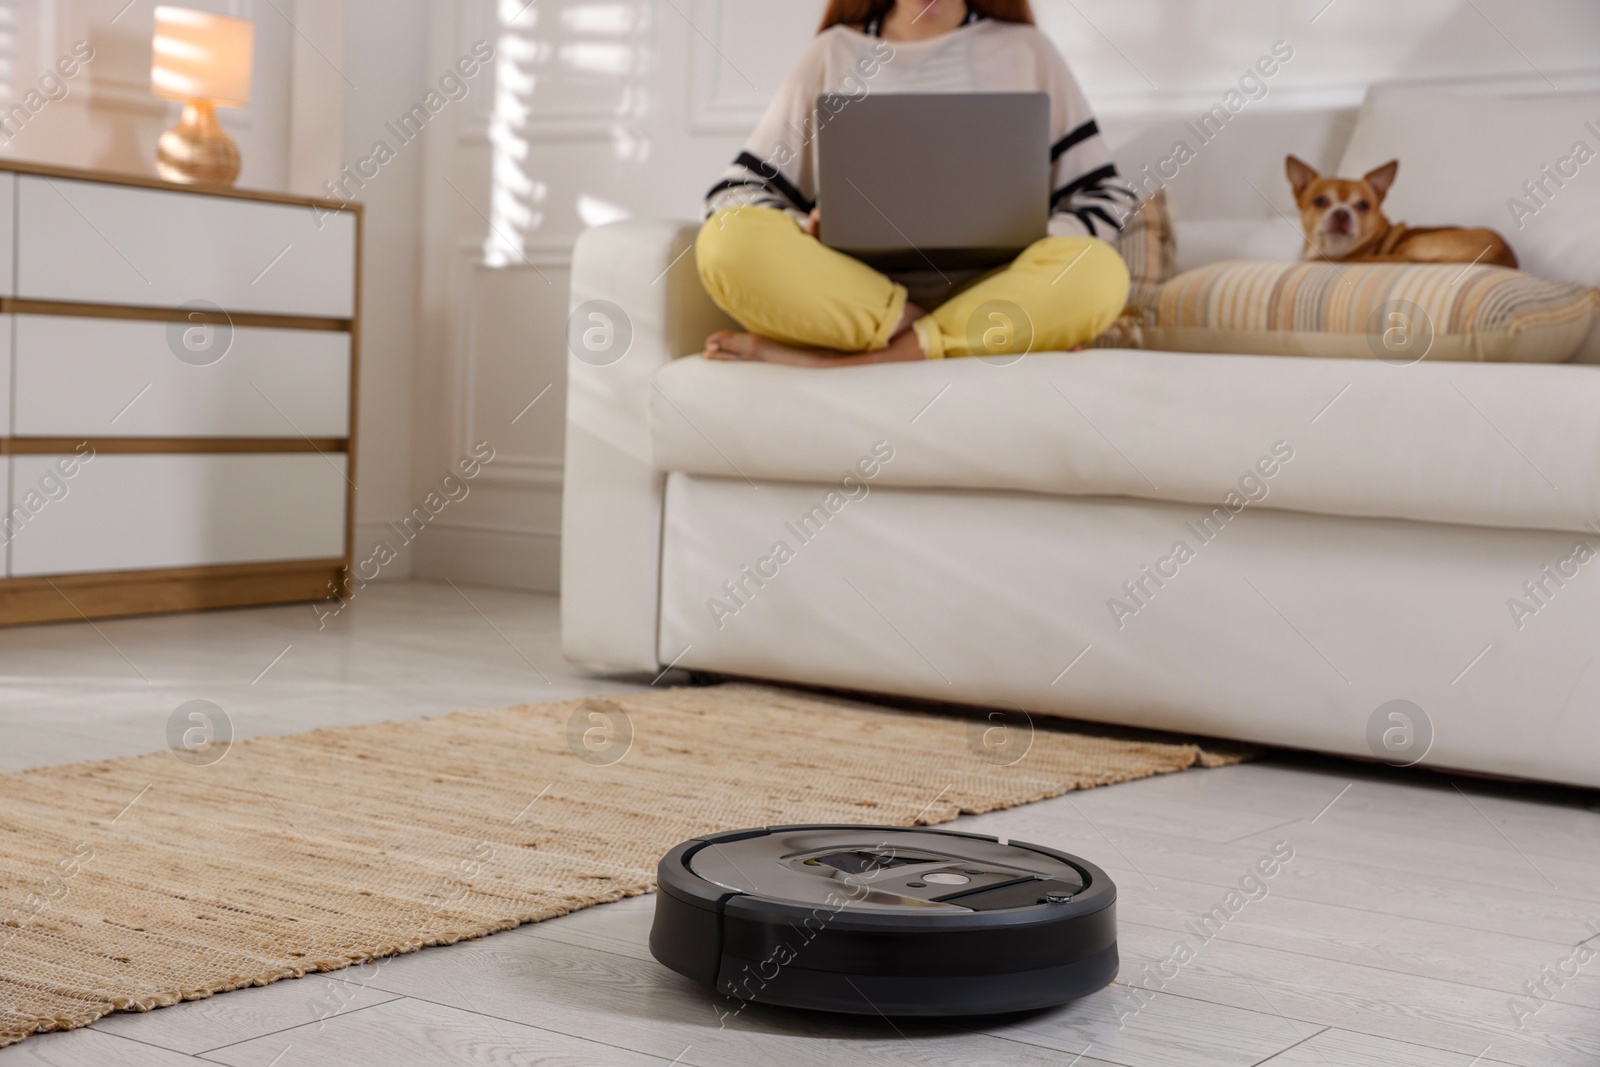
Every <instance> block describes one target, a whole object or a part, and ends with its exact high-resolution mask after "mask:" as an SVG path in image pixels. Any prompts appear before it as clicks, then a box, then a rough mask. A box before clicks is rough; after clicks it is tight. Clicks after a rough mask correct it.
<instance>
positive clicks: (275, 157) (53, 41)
mask: <svg viewBox="0 0 1600 1067" xmlns="http://www.w3.org/2000/svg"><path fill="white" fill-rule="evenodd" d="M185 2H189V3H191V4H192V5H193V6H196V7H205V8H208V9H210V10H216V11H220V12H223V13H229V14H235V15H239V16H242V17H247V18H253V19H254V20H255V22H256V35H257V36H256V42H257V43H256V49H257V51H256V71H255V80H254V90H253V99H252V103H251V106H250V107H249V108H248V109H245V110H243V111H237V112H223V121H224V124H225V125H226V126H227V127H228V128H229V130H230V131H231V132H232V133H233V135H234V136H235V137H236V138H237V139H238V140H239V142H240V145H241V150H242V152H243V155H244V160H245V167H244V173H243V175H242V177H241V184H244V185H250V186H256V187H260V188H269V189H271V188H280V189H290V190H294V191H299V192H321V191H324V190H323V188H322V182H323V181H326V180H330V179H336V178H337V176H338V172H339V170H340V168H341V167H342V166H343V165H345V164H352V165H353V164H355V163H356V162H357V161H358V160H360V159H361V158H363V157H364V156H366V155H368V154H369V153H370V151H371V149H372V146H373V142H374V141H376V140H379V139H385V140H389V141H392V142H394V144H393V146H392V147H394V148H395V155H394V159H393V161H392V162H390V163H387V164H385V165H384V166H383V167H382V168H381V170H380V172H379V173H378V175H377V177H375V178H373V179H372V180H370V181H368V182H366V184H365V187H364V188H362V189H360V190H359V193H358V195H359V197H360V199H362V200H364V201H365V202H366V203H367V205H368V207H367V215H366V219H367V233H366V260H365V268H366V271H365V291H364V299H363V303H362V313H363V329H364V337H363V342H364V343H363V357H364V368H363V375H362V382H361V433H360V460H359V475H358V481H359V483H360V485H361V493H360V497H359V505H358V526H357V532H358V543H357V547H358V550H360V551H361V552H362V553H363V554H365V552H366V551H367V550H368V549H370V546H371V544H372V543H373V542H375V541H377V540H379V539H383V538H385V537H386V536H387V534H386V530H385V527H384V523H385V522H387V521H397V520H398V519H399V518H400V517H401V516H403V515H405V514H406V513H408V512H409V511H410V510H411V508H412V507H413V506H414V505H415V504H417V503H418V502H419V501H421V500H422V499H423V497H424V496H425V495H426V494H427V492H428V491H429V489H431V488H432V487H434V486H436V485H437V484H438V481H439V479H440V478H441V477H443V476H444V475H445V473H446V472H447V471H448V470H449V469H450V467H451V465H452V464H453V463H454V462H455V461H456V460H457V459H458V458H459V457H461V456H463V455H465V454H466V453H467V452H468V451H469V450H470V449H471V448H472V446H473V445H475V444H476V443H477V442H479V441H488V442H490V443H491V444H492V445H493V447H494V448H495V450H496V456H497V458H496V459H495V461H494V462H493V463H491V464H490V465H489V467H488V469H487V470H486V471H485V473H484V474H483V475H482V476H481V477H480V478H479V479H477V480H476V481H475V482H474V483H473V485H472V491H471V495H470V496H469V497H468V499H467V500H465V501H463V502H462V503H460V504H457V505H452V506H451V507H450V508H449V509H448V510H447V511H446V512H445V513H443V514H442V515H440V516H439V518H438V519H436V520H435V521H434V523H433V524H431V525H430V527H429V529H428V530H427V531H426V533H425V535H424V536H423V537H420V538H418V539H417V541H416V542H415V543H414V544H413V546H412V547H411V548H410V549H409V550H407V553H406V554H405V555H404V556H402V558H401V560H400V561H398V562H397V563H396V564H394V565H392V566H390V567H388V568H386V569H385V574H386V575H400V574H404V573H406V572H407V571H408V570H414V571H415V572H416V573H418V574H422V575H436V576H448V577H452V578H457V579H463V580H475V581H488V582H496V583H503V584H509V585H518V586H523V587H528V588H543V589H551V588H554V587H555V582H556V573H557V565H556V564H557V558H558V554H559V541H558V533H557V532H558V530H559V528H560V500H561V442H562V402H563V397H564V393H565V382H564V365H565V351H564V350H565V322H566V313H567V270H568V264H569V260H570V255H571V248H572V243H573V241H574V240H575V239H576V237H577V235H578V234H579V233H580V232H581V231H582V229H583V227H584V226H586V225H588V224H592V223H596V222H601V221H606V220H609V219H612V218H616V217H625V216H630V215H631V216H637V217H684V218H692V217H695V216H696V215H697V214H698V211H699V200H700V196H701V194H702V193H703V191H704V190H705V188H706V187H707V186H708V185H709V184H710V183H711V182H712V181H713V180H714V179H715V177H716V175H717V174H718V172H719V171H720V170H721V169H722V168H723V166H724V165H725V164H726V163H727V161H728V160H729V159H730V158H731V157H732V155H733V154H734V153H735V152H736V151H737V149H738V147H739V144H740V142H741V140H742V137H743V134H744V132H745V131H746V130H748V129H749V127H750V126H751V125H752V124H753V123H754V122H755V120H756V117H757V116H758V115H759V114H760V111H761V108H762V106H763V105H764V103H765V101H766V99H767V98H768V97H769V96H770V94H771V93H772V91H773V89H774V88H775V87H776V86H777V84H778V83H779V82H780V81H781V79H782V77H783V76H784V74H785V73H786V72H787V69H788V68H789V66H790V65H791V64H792V63H793V61H794V58H795V57H796V56H797V55H798V54H799V52H800V50H801V49H802V48H804V47H805V44H806V41H807V40H808V39H809V36H810V33H811V31H812V29H813V27H814V24H815V21H816V18H817V15H818V13H819V12H820V10H821V8H822V6H823V5H822V0H534V2H531V3H530V2H529V0H185ZM152 7H153V0H134V2H133V3H132V4H129V3H128V0H0V16H4V15H9V16H10V17H11V20H12V24H13V26H14V32H13V33H12V34H11V38H10V42H9V44H7V42H6V39H5V37H4V34H3V33H0V70H6V69H9V70H10V72H11V75H10V79H9V84H7V85H0V92H4V91H10V92H12V93H13V94H15V93H20V92H21V91H24V90H25V89H26V88H27V87H28V86H29V85H31V84H32V83H33V82H34V81H36V79H37V77H38V74H39V73H40V72H42V71H43V69H44V68H45V67H46V66H47V65H48V64H49V63H51V62H53V61H54V59H55V58H56V56H57V55H59V54H61V53H62V52H63V51H64V50H65V49H67V48H70V46H71V43H72V42H73V41H75V40H77V39H79V38H81V37H82V38H87V39H88V40H89V41H90V42H91V43H92V44H93V45H94V47H95V49H96V53H97V54H96V58H95V60H94V61H93V62H92V63H91V64H90V66H89V69H88V71H86V73H85V75H84V76H82V77H81V78H80V79H78V80H76V81H75V82H74V83H73V84H72V89H71V92H70V94H69V96H68V98H67V99H66V100H63V101H60V102H59V103H53V104H50V105H49V106H48V107H47V108H46V109H45V111H44V112H42V113H41V115H40V116H39V117H38V119H37V120H35V121H34V122H32V123H30V125H29V126H28V127H27V128H25V129H23V130H22V131H21V132H20V133H19V134H18V136H17V137H16V138H15V140H14V141H12V142H11V143H10V144H9V145H6V146H4V147H3V148H0V154H8V155H14V156H17V157H20V158H26V159H36V160H44V161H52V162H61V163H69V164H76V165H83V166H94V167H103V168H107V169H116V170H132V171H137V172H142V173H149V172H151V171H152V170H153V165H152V157H153V151H154V143H155V138H156V136H157V135H158V134H159V132H160V131H161V130H162V129H164V128H165V127H166V126H168V125H170V123H171V121H172V120H173V117H174V109H175V105H169V104H165V103H162V102H160V101H156V100H155V99H154V98H153V97H150V96H149V95H148V64H149V37H150V23H151V10H152ZM1035 7H1036V8H1037V9H1038V11H1039V14H1040V18H1041V23H1042V25H1043V26H1044V28H1045V29H1046V31H1047V32H1049V33H1050V34H1051V36H1052V37H1053V38H1054V39H1055V40H1056V41H1057V43H1058V44H1059V45H1060V47H1061V48H1062V50H1063V51H1064V52H1065V53H1066V55H1067V57H1068V59H1069V61H1070V62H1071V63H1072V65H1073V67H1074V69H1075V70H1076V71H1077V72H1078V75H1079V77H1080V80H1081V81H1082V82H1083V83H1084V87H1085V89H1086V91H1087V93H1088V95H1089V97H1090V100H1091V101H1092V102H1093V103H1094V104H1095V105H1096V107H1097V110H1098V111H1099V113H1100V117H1101V125H1102V127H1103V128H1104V129H1105V130H1106V132H1107V136H1108V139H1109V140H1110V141H1111V143H1112V145H1113V147H1114V148H1115V150H1116V155H1117V157H1118V161H1119V163H1121V164H1122V167H1123V170H1124V171H1125V172H1137V171H1139V169H1140V168H1141V167H1142V166H1143V165H1144V164H1146V163H1154V162H1156V161H1158V160H1160V159H1162V158H1163V157H1165V156H1166V155H1168V154H1169V152H1170V147H1171V144H1172V141H1173V139H1174V137H1176V136H1179V135H1181V130H1182V123H1183V120H1184V119H1186V118H1190V117H1193V116H1195V115H1198V114H1199V113H1200V112H1201V111H1203V110H1204V109H1205V108H1207V107H1209V106H1210V105H1211V104H1213V103H1215V102H1217V101H1219V100H1220V99H1221V96H1222V94H1223V93H1224V92H1226V91H1227V89H1228V88H1229V87H1230V86H1231V85H1233V84H1234V83H1236V81H1237V79H1238V78H1239V76H1240V75H1241V74H1242V73H1243V72H1244V70H1245V69H1246V68H1247V67H1248V66H1249V65H1250V64H1252V63H1253V62H1254V61H1255V60H1256V58H1257V57H1258V56H1260V55H1262V54H1263V53H1265V52H1266V51H1267V50H1268V49H1270V48H1271V46H1272V45H1273V43H1274V42H1275V41H1278V40H1284V41H1288V42H1289V43H1290V44H1291V45H1292V46H1293V47H1294V49H1295V58H1294V59H1293V60H1292V61H1291V62H1290V63H1289V64H1288V65H1287V66H1286V67H1285V68H1284V70H1283V73H1282V74H1281V75H1280V76H1278V77H1277V78H1275V79H1274V80H1273V81H1272V83H1271V85H1270V91H1269V93H1268V95H1267V97H1266V98H1265V99H1263V100H1260V101H1258V102H1256V103H1253V104H1251V105H1250V106H1249V107H1248V108H1247V109H1246V111H1245V112H1244V114H1242V115H1241V116H1240V117H1239V118H1238V119H1237V120H1235V121H1234V122H1233V123H1231V124H1230V125H1229V127H1228V129H1227V130H1226V131H1225V133H1224V135H1223V136H1222V137H1220V138H1218V139H1217V140H1216V141H1215V142H1214V143H1213V144H1211V145H1209V146H1207V147H1206V148H1205V149H1204V150H1203V151H1201V152H1200V153H1199V158H1198V159H1197V160H1196V162H1195V163H1194V164H1192V165H1191V166H1188V167H1186V168H1184V170H1183V173H1182V175H1181V177H1180V178H1179V179H1178V180H1177V181H1176V182H1174V183H1173V192H1174V197H1175V200H1176V202H1177V204H1178V208H1179V211H1180V214H1182V215H1185V216H1187V217H1189V218H1270V217H1272V214H1273V212H1274V210H1275V206H1274V205H1276V208H1286V207H1287V206H1288V198H1287V193H1286V191H1285V187H1284V182H1283V177H1282V158H1283V155H1284V153H1286V152H1291V151H1292V152H1296V153H1298V154H1300V155H1302V156H1305V157H1306V158H1308V159H1310V160H1312V161H1313V162H1322V163H1328V162H1331V160H1332V159H1333V158H1334V157H1335V155H1336V153H1337V148H1338V146H1339V144H1340V143H1341V141H1342V139H1343V136H1344V131H1345V129H1346V127H1347V125H1348V122H1349V120H1350V117H1351V115H1352V111H1353V108H1354V107H1355V105H1356V104H1358V103H1359V101H1360V98H1361V94H1362V92H1363V91H1364V89H1365V87H1366V86H1367V85H1369V84H1371V83H1373V82H1376V81H1383V80H1393V79H1398V80H1418V81H1430V82H1442V83H1448V84H1457V85H1460V86H1462V87H1464V88H1466V89H1469V90H1474V91H1487V92H1550V91H1554V90H1557V89H1559V90H1571V89H1593V88H1596V87H1600V53H1597V52H1596V49H1595V42H1596V41H1600V4H1596V3H1594V2H1593V0H1540V2H1539V3H1537V4H1533V3H1527V2H1525V0H1472V2H1468V0H1405V2H1404V3H1396V2H1393V0H1334V2H1333V3H1332V4H1331V6H1330V5H1329V4H1328V0H1073V2H1072V3H1067V2H1065V0H1036V3H1035ZM479 41H483V42H487V43H489V44H491V45H493V46H494V48H495V49H496V52H497V58H496V60H495V61H494V63H493V64H491V65H490V67H489V68H488V69H487V71H485V72H484V73H482V74H480V75H478V77H476V78H475V79H472V80H470V81H468V82H466V89H467V95H466V97H465V99H463V100H460V101H457V102H452V103H449V104H448V105H447V106H446V107H444V109H443V110H442V111H441V112H440V113H439V114H438V115H437V116H434V117H433V118H432V119H431V120H430V122H429V124H428V126H427V127H426V130H425V132H424V133H423V135H422V136H421V137H419V138H417V139H416V140H414V141H412V142H411V143H409V144H406V145H403V146H402V145H399V144H398V141H397V139H396V138H394V136H393V134H392V133H391V132H389V129H388V127H387V126H386V123H389V122H392V121H394V120H395V119H397V118H398V117H399V116H400V115H401V114H403V113H404V112H406V111H407V110H408V109H409V108H411V107H412V105H414V104H416V103H418V102H420V101H422V100H423V97H424V94H425V93H426V92H427V91H428V90H429V88H430V87H432V86H436V85H437V83H438V81H439V79H440V77H441V76H442V75H443V74H445V73H446V72H448V71H449V70H450V69H451V68H452V66H453V65H454V64H455V63H456V62H457V60H458V59H460V58H462V57H464V56H467V55H469V54H470V53H471V51H472V48H473V46H474V43H475V42H479ZM8 47H9V49H10V54H6V49H7V48H8ZM1252 186H1254V187H1252ZM1258 190H1259V191H1258ZM536 397H537V398H539V399H538V400H537V403H532V406H531V407H530V406H529V405H530V403H531V402H533V401H534V400H535V398H536Z"/></svg>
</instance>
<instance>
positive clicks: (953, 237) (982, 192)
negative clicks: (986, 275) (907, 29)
mask: <svg viewBox="0 0 1600 1067" xmlns="http://www.w3.org/2000/svg"><path fill="white" fill-rule="evenodd" d="M817 127H818V129H817V203H818V204H819V205H820V206H821V208H822V230H821V237H822V242H823V243H824V244H826V245H827V246H828V247H829V248H836V249H838V250H839V251H841V252H846V253H849V254H850V255H852V256H855V257H856V258H858V259H860V260H862V261H863V262H865V263H868V264H870V265H871V266H873V267H876V268H878V269H879V270H893V271H907V270H924V271H925V270H928V269H930V268H932V269H936V270H959V269H963V268H969V267H992V266H997V265H999V264H1001V263H1006V262H1009V261H1010V260H1012V259H1013V258H1015V257H1016V255H1017V253H1018V252H1020V251H1022V250H1023V249H1024V248H1026V247H1028V246H1029V245H1030V244H1032V243H1033V242H1035V241H1037V240H1039V239H1040V238H1041V237H1043V236H1045V226H1046V223H1047V222H1048V220H1049V216H1050V97H1049V96H1048V95H1046V94H1045V93H878V94H872V95H869V96H864V97H862V96H854V97H852V96H844V95H837V94H830V95H824V96H820V97H818V98H817Z"/></svg>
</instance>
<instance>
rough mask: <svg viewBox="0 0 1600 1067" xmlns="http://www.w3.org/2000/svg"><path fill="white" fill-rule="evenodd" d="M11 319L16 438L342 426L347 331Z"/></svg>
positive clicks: (307, 432) (320, 431) (326, 432)
mask: <svg viewBox="0 0 1600 1067" xmlns="http://www.w3.org/2000/svg"><path fill="white" fill-rule="evenodd" d="M15 320H16V328H15V334H14V336H15V345H14V352H13V358H14V360H15V363H16V373H15V378H14V379H13V381H14V382H15V398H16V403H15V407H14V409H13V410H14V411H15V419H14V427H13V429H12V431H11V432H12V433H13V434H16V435H17V436H33V437H300V436H301V435H304V436H306V437H317V438H321V437H335V438H341V437H346V436H348V435H349V429H350V335H349V334H345V333H335V332H331V331H324V330H282V329H263V328H257V327H244V326H240V327H234V328H233V329H232V330H231V331H230V330H229V329H227V328H226V327H219V328H215V329H210V328H208V327H206V326H203V325H202V326H194V325H190V324H186V323H181V322H179V323H165V322H134V321H129V320H126V319H91V318H77V317H73V316H65V315H61V316H58V315H17V316H15ZM179 352H182V353H183V358H180V357H179V355H177V354H176V353H179ZM219 356H220V358H218V357H219ZM209 359H215V360H216V361H215V362H212V363H205V361H206V360H209ZM201 364H204V365H201Z"/></svg>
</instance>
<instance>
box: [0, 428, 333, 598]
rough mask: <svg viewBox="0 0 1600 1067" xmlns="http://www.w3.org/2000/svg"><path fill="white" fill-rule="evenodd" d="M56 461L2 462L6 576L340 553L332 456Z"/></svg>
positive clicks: (26, 459)
mask: <svg viewBox="0 0 1600 1067" xmlns="http://www.w3.org/2000/svg"><path fill="white" fill-rule="evenodd" d="M66 459H68V457H64V456H12V457H11V463H10V466H11V509H10V512H9V518H10V520H11V524H12V529H11V541H10V549H11V552H10V558H11V576H12V577H18V578H20V577H26V576H32V575H41V574H73V573H80V572H92V571H122V570H143V569H147V568H155V567H191V566H204V565H211V564H224V563H252V562H265V561H275V560H293V559H336V558H339V557H342V556H343V555H344V529H345V521H344V520H345V490H346V488H348V483H346V481H345V457H344V456H343V455H337V456H333V455H330V456H320V455H318V454H316V453H315V452H308V453H294V454H287V455H285V454H260V453H252V454H244V455H111V454H107V453H100V454H99V455H96V456H94V457H93V458H92V459H91V460H90V461H89V462H88V463H80V464H79V466H78V467H77V469H76V471H75V472H73V473H72V474H71V476H70V477H63V476H62V474H61V471H60V464H61V463H62V462H63V461H64V460H66ZM18 508H21V509H22V511H23V514H21V515H19V513H18Z"/></svg>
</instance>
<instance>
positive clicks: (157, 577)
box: [0, 559, 345, 626]
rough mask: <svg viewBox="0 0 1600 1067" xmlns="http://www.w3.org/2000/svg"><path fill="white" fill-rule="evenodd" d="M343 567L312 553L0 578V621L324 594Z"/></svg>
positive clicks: (302, 599) (82, 616) (77, 617)
mask: <svg viewBox="0 0 1600 1067" xmlns="http://www.w3.org/2000/svg"><path fill="white" fill-rule="evenodd" d="M344 575H345V571H344V560H341V559H317V560H289V561H285V562H274V563H233V564H227V565H225V566H219V567H181V568H169V569H164V570H148V571H115V572H108V573H101V574H63V575H51V576H46V577H37V578H7V579H0V626H13V625H18V624H21V623H31V622H68V621H71V622H77V621H81V620H83V619H107V618H116V617H118V616H123V615H148V614H153V613H163V612H175V611H203V610H206V609H209V608H229V607H243V606H246V605H253V604H292V603H302V602H310V601H317V600H328V599H331V598H332V597H333V590H334V589H340V588H342V587H343V586H342V584H341V583H343V581H344V580H345V579H344ZM329 583H332V584H331V585H330V584H329Z"/></svg>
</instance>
